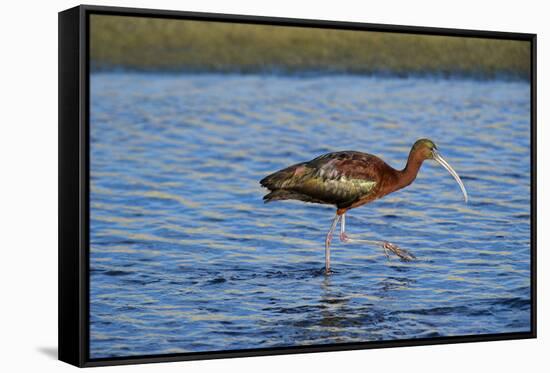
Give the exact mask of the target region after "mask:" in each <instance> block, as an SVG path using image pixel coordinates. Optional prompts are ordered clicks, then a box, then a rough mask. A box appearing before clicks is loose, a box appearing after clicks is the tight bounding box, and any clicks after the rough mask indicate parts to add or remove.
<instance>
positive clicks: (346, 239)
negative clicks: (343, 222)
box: [340, 232, 351, 242]
mask: <svg viewBox="0 0 550 373" xmlns="http://www.w3.org/2000/svg"><path fill="white" fill-rule="evenodd" d="M340 241H342V242H350V241H351V238H350V237H349V236H348V235H347V234H346V233H345V232H344V233H340Z"/></svg>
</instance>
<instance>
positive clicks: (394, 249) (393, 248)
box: [329, 213, 416, 261]
mask: <svg viewBox="0 0 550 373" xmlns="http://www.w3.org/2000/svg"><path fill="white" fill-rule="evenodd" d="M341 219H342V220H341V223H340V241H342V242H356V243H366V244H369V245H376V246H380V247H382V249H384V254H385V255H386V257H387V258H389V257H390V253H393V254H395V255H397V256H398V257H399V258H401V259H402V260H404V261H411V260H414V259H416V257H415V256H414V255H413V254H412V253H411V252H409V251H407V250H405V249H402V248H400V247H399V246H397V245H394V244H393V243H391V242H388V241H372V240H355V239H354V240H352V239H351V238H349V236H348V235H347V234H346V213H343V214H342V218H341ZM329 243H330V241H329ZM329 255H330V253H329ZM329 259H330V258H329Z"/></svg>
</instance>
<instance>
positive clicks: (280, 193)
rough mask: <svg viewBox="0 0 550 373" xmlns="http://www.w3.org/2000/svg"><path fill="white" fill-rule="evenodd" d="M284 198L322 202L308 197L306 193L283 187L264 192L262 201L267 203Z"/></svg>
mask: <svg viewBox="0 0 550 373" xmlns="http://www.w3.org/2000/svg"><path fill="white" fill-rule="evenodd" d="M285 199H294V200H298V201H304V202H312V203H324V202H323V201H321V200H318V199H316V198H313V197H310V196H308V195H306V194H302V193H299V192H296V191H292V190H285V189H276V190H274V191H272V192H271V193H268V194H266V195H265V196H264V198H263V200H264V203H268V202H271V201H282V200H285Z"/></svg>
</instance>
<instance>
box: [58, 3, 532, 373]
mask: <svg viewBox="0 0 550 373" xmlns="http://www.w3.org/2000/svg"><path fill="white" fill-rule="evenodd" d="M91 14H105V15H125V16H140V17H155V18H172V19H174V18H175V19H187V20H203V21H223V22H236V23H252V24H266V25H286V26H301V27H316V28H331V29H346V30H368V31H384V32H392V33H415V34H424V35H443V36H464V37H474V38H490V39H509V40H522V41H528V42H529V43H530V45H531V76H530V79H531V330H530V331H529V332H519V333H504V334H488V335H472V336H456V337H437V338H425V339H410V340H394V341H377V342H362V343H342V344H332V345H317V346H299V347H298V346H296V347H285V348H258V349H249V350H234V351H231V350H227V351H220V352H200V353H178V354H165V355H148V356H129V357H120V358H118V357H117V358H101V359H91V358H90V356H89V340H88V337H89V269H90V268H89V192H90V186H89V137H90V136H89V110H90V109H89V72H90V64H89V17H90V15H91ZM58 43H59V81H58V82H59V248H58V249H59V252H58V255H59V258H58V260H59V274H58V275H59V320H58V321H59V335H58V338H59V360H61V361H64V362H67V363H69V364H73V365H76V366H79V367H93V366H105V365H121V364H137V363H151V362H169V361H183V360H196V359H217V358H230V357H247V356H261V355H282V354H295V353H306V352H307V353H310V352H324V351H339V350H356V349H370V348H383V347H401V346H418V345H435V344H448V343H464V342H482V341H497V340H512V339H526V338H536V330H537V327H536V325H537V314H536V309H537V308H536V304H537V301H536V289H537V287H536V285H537V284H536V268H537V261H536V185H537V183H536V119H537V118H536V90H537V88H536V87H537V86H536V83H537V78H536V75H537V74H536V72H537V70H536V34H527V33H510V32H494V31H478V30H459V29H448V28H432V27H416V26H414V27H413V26H397V25H383V24H368V23H356V22H335V21H324V20H323V21H321V20H309V19H292V18H275V17H257V16H242V15H229V14H212V13H196V12H182V11H171V10H153V9H135V8H120V7H105V6H89V5H81V6H77V7H74V8H71V9H68V10H65V11H62V12H60V13H59V40H58Z"/></svg>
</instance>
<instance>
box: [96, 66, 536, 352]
mask: <svg viewBox="0 0 550 373" xmlns="http://www.w3.org/2000/svg"><path fill="white" fill-rule="evenodd" d="M529 110H530V107H529V85H528V83H524V82H506V81H474V80H438V79H425V78H424V79H412V78H410V79H398V78H376V77H358V76H318V77H284V76H261V75H258V76H253V75H249V76H242V75H215V74H212V75H209V74H203V75H161V74H131V73H104V74H93V75H92V77H91V229H90V233H91V249H90V250H91V253H90V260H91V289H90V293H91V294H90V308H91V309H90V311H91V315H90V318H91V336H90V337H91V339H90V350H91V351H90V353H91V357H92V358H99V357H107V356H128V355H148V354H159V353H172V352H190V351H215V350H227V349H247V348H258V347H275V346H293V345H312V344H324V343H339V342H355V341H378V340H395V339H408V338H419V337H435V336H456V335H476V334H486V333H505V332H517V331H528V330H529V329H530V298H529V297H530V281H529V277H530V276H529V274H530V256H529V255H530V223H529V220H530V218H529V213H530V212H529V201H530V200H529V198H530V197H529V166H530V160H529ZM420 137H429V138H431V139H432V140H434V141H435V142H436V144H437V145H438V147H439V149H440V150H441V152H442V154H443V155H444V156H446V158H447V160H448V161H449V162H450V163H451V164H452V165H453V166H454V168H455V169H456V170H457V172H458V173H459V174H460V175H461V176H462V178H463V180H464V183H465V185H466V188H467V189H468V192H469V194H470V199H471V202H470V203H469V204H464V202H463V201H462V197H461V193H460V190H459V188H458V186H457V185H456V184H455V182H454V180H453V179H452V177H451V176H450V175H449V174H447V172H446V171H445V170H444V169H443V168H441V167H440V166H438V165H437V164H435V163H433V162H426V163H425V164H424V166H423V168H422V169H421V172H420V174H419V177H418V178H417V180H416V181H415V182H414V183H413V184H412V185H411V186H409V187H407V188H406V189H404V190H401V191H399V192H396V193H394V194H391V195H389V196H387V197H385V198H383V199H381V200H379V201H376V202H374V203H372V204H370V205H366V206H363V207H361V208H358V209H355V210H351V211H350V212H349V213H348V214H347V216H348V220H347V228H348V233H349V235H350V236H351V237H355V238H364V239H387V240H389V241H391V242H393V243H396V244H398V245H400V246H401V247H403V248H406V249H408V250H411V251H412V252H413V253H414V254H415V255H416V256H417V257H418V260H417V261H415V262H411V263H403V262H401V261H399V260H398V259H396V258H393V259H391V260H388V259H386V257H385V256H384V253H383V251H382V250H381V249H380V248H378V247H370V246H367V245H364V244H353V243H348V244H342V243H340V242H339V241H338V240H335V241H334V244H333V249H332V263H333V269H334V270H335V272H336V273H335V274H334V275H332V276H330V277H326V276H324V275H323V273H322V271H321V269H322V268H323V266H324V247H323V245H324V237H325V234H326V231H327V230H328V228H329V225H330V221H331V219H332V217H333V214H334V209H333V208H332V207H329V206H321V205H314V204H305V203H301V202H288V201H287V202H274V203H270V204H267V205H266V204H263V203H262V196H263V194H265V192H266V191H265V190H262V188H261V187H260V185H259V184H258V181H259V180H260V179H261V178H262V177H264V176H265V175H267V174H269V173H271V172H273V171H276V170H278V169H280V168H282V167H285V166H287V165H290V164H293V163H297V162H300V161H304V160H309V159H311V158H313V157H315V156H318V155H320V154H322V153H325V152H329V151H336V150H348V149H349V150H359V151H364V152H369V153H373V154H376V155H379V156H381V157H382V158H383V159H384V160H386V161H387V162H388V163H389V164H391V165H393V166H394V167H398V168H401V167H403V166H404V163H405V160H406V157H407V154H408V151H409V149H410V146H411V145H412V143H413V142H414V141H415V140H416V139H417V138H420Z"/></svg>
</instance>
